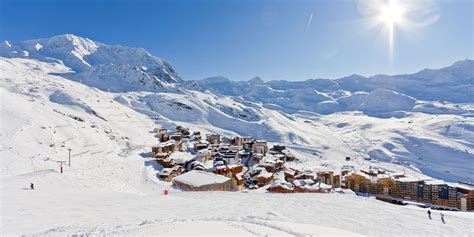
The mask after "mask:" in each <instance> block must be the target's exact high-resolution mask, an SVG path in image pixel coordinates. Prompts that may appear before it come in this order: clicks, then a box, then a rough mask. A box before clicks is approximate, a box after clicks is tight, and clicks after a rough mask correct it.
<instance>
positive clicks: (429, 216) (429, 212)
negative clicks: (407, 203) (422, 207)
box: [428, 210, 431, 220]
mask: <svg viewBox="0 0 474 237" xmlns="http://www.w3.org/2000/svg"><path fill="white" fill-rule="evenodd" d="M428 218H430V220H431V211H430V210H428Z"/></svg>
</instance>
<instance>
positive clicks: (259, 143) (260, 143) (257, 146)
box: [252, 140, 268, 156]
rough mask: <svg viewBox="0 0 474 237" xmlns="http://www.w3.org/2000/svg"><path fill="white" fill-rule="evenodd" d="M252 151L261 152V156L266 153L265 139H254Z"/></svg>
mask: <svg viewBox="0 0 474 237" xmlns="http://www.w3.org/2000/svg"><path fill="white" fill-rule="evenodd" d="M252 151H253V152H255V153H257V154H262V155H263V156H265V155H267V152H268V146H267V141H265V140H256V141H255V142H254V143H253V144H252Z"/></svg>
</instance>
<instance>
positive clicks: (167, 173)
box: [152, 126, 296, 191]
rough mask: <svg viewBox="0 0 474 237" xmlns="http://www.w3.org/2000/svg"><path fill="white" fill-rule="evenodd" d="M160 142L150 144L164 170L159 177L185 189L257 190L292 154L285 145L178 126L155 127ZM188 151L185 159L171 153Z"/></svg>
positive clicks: (269, 181) (270, 180)
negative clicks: (205, 132)
mask: <svg viewBox="0 0 474 237" xmlns="http://www.w3.org/2000/svg"><path fill="white" fill-rule="evenodd" d="M154 132H155V133H156V137H157V138H158V139H159V141H160V143H159V144H158V145H156V146H153V147H152V154H153V157H154V159H155V160H156V161H157V162H158V163H159V164H160V165H162V167H163V169H162V170H161V171H160V172H159V173H158V177H160V178H161V179H163V180H165V181H169V182H172V184H173V185H174V186H176V187H180V188H182V189H185V190H192V191H203V190H209V191H214V190H220V191H231V190H242V189H243V188H249V189H257V188H261V187H263V186H265V185H268V184H269V183H271V182H272V181H273V180H274V177H275V173H276V172H277V171H282V169H283V168H284V163H285V162H286V161H287V160H295V159H296V158H295V156H294V155H293V154H292V153H291V152H289V151H288V150H287V149H286V147H284V146H280V145H276V146H274V147H273V148H269V147H268V144H267V142H266V141H265V140H256V139H253V138H252V137H233V138H228V137H224V136H221V135H220V134H206V136H205V137H204V136H202V135H201V133H200V132H199V131H196V132H193V133H191V132H189V129H187V128H184V127H182V126H177V127H176V131H174V132H172V133H169V132H168V130H167V129H163V128H161V129H160V128H157V129H155V130H154ZM178 151H189V152H191V153H192V154H193V157H192V158H191V159H188V160H181V159H179V160H178V159H174V158H173V156H172V154H173V153H175V152H178Z"/></svg>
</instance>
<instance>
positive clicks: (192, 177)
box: [173, 170, 230, 187]
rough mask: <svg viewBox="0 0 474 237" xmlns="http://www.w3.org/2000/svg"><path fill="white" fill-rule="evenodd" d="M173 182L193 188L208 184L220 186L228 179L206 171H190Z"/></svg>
mask: <svg viewBox="0 0 474 237" xmlns="http://www.w3.org/2000/svg"><path fill="white" fill-rule="evenodd" d="M173 180H174V181H178V182H180V183H184V184H187V185H190V186H193V187H201V186H204V185H210V184H221V183H224V182H227V181H228V180H230V178H229V177H225V176H222V175H218V174H214V173H211V172H207V171H201V170H192V171H189V172H187V173H184V174H181V175H179V176H176V177H175V178H173Z"/></svg>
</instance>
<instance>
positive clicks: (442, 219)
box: [439, 213, 446, 224]
mask: <svg viewBox="0 0 474 237" xmlns="http://www.w3.org/2000/svg"><path fill="white" fill-rule="evenodd" d="M439 215H440V216H441V221H442V222H443V224H446V222H444V214H443V213H440V214H439Z"/></svg>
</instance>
